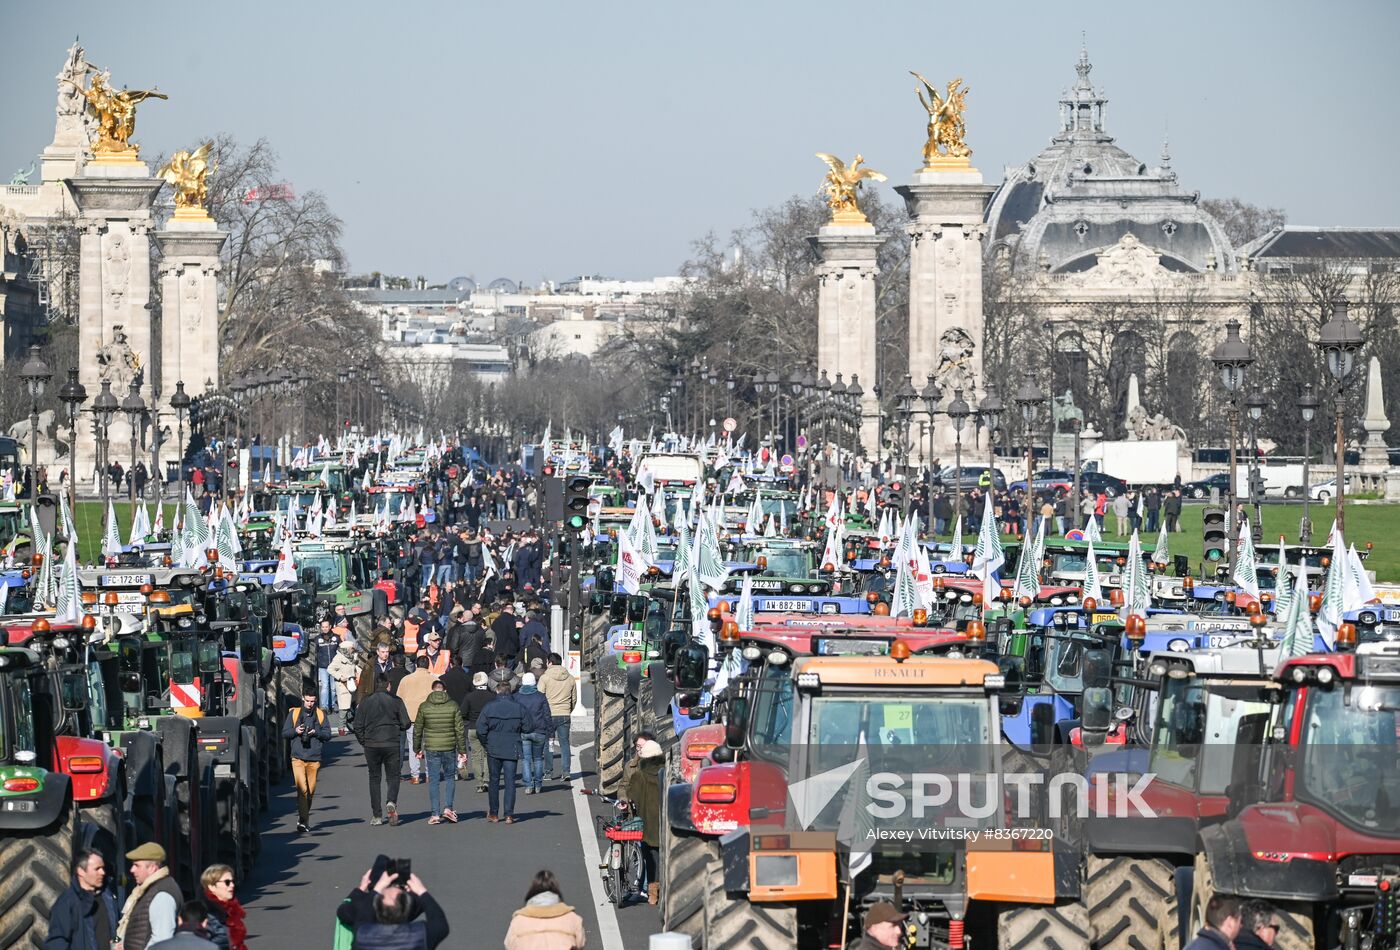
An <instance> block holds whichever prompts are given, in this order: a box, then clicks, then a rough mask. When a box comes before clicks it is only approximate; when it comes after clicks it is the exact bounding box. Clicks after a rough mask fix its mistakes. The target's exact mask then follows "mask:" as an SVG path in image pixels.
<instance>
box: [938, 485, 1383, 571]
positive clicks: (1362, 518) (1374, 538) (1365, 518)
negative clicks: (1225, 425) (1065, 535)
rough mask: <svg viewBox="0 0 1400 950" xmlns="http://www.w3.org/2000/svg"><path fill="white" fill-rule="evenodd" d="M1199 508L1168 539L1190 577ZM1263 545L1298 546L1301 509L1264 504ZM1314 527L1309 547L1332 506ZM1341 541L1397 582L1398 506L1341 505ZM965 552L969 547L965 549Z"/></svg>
mask: <svg viewBox="0 0 1400 950" xmlns="http://www.w3.org/2000/svg"><path fill="white" fill-rule="evenodd" d="M1204 507H1205V506H1204V505H1198V504H1187V505H1186V506H1185V507H1184V508H1182V511H1181V531H1180V533H1178V534H1173V535H1171V536H1170V542H1171V550H1172V554H1184V555H1186V556H1187V557H1188V558H1190V559H1191V568H1192V572H1193V573H1196V574H1199V573H1200V571H1199V567H1200V563H1201V511H1202V510H1203V509H1204ZM1263 512H1264V534H1263V541H1262V543H1264V544H1277V543H1278V539H1279V535H1280V534H1281V535H1283V536H1284V539H1285V540H1286V541H1287V542H1288V543H1289V544H1296V543H1297V541H1298V520H1299V519H1300V518H1302V516H1303V506H1302V505H1301V504H1298V505H1265V506H1264V507H1263ZM1310 515H1311V517H1312V522H1313V543H1314V544H1323V543H1325V542H1326V540H1327V532H1328V530H1329V529H1330V528H1331V527H1332V517H1333V508H1332V506H1331V505H1313V506H1312V510H1311V511H1310ZM1105 522H1106V523H1105V529H1104V540H1106V541H1126V540H1127V539H1126V538H1118V537H1115V536H1114V535H1113V534H1111V533H1110V529H1111V528H1112V527H1113V524H1114V519H1113V516H1112V515H1110V516H1109V517H1108V518H1107V519H1105ZM1346 539H1347V543H1348V544H1355V545H1356V549H1357V550H1358V551H1362V552H1364V551H1365V546H1366V542H1367V541H1370V542H1372V543H1373V544H1374V545H1375V546H1374V548H1373V549H1372V550H1371V554H1370V556H1369V557H1368V558H1367V559H1366V567H1367V568H1369V569H1370V570H1372V571H1375V574H1376V580H1377V581H1378V582H1389V583H1400V505H1377V504H1355V505H1351V504H1349V505H1347V506H1346ZM963 543H964V544H967V545H976V543H977V538H976V536H974V535H967V536H966V537H965V538H964V539H963ZM1142 544H1143V547H1144V548H1146V549H1147V550H1149V551H1150V550H1151V549H1152V548H1154V547H1156V545H1157V536H1156V535H1155V534H1154V535H1151V536H1147V537H1143V538H1142ZM969 550H970V548H969Z"/></svg>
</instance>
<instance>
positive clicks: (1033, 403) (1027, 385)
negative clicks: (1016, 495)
mask: <svg viewBox="0 0 1400 950" xmlns="http://www.w3.org/2000/svg"><path fill="white" fill-rule="evenodd" d="M1044 404H1045V393H1043V392H1041V391H1040V387H1039V386H1037V385H1036V384H1035V380H1034V379H1032V378H1031V377H1030V376H1027V377H1026V381H1025V382H1024V383H1022V384H1021V388H1020V389H1018V390H1016V405H1018V406H1020V407H1021V419H1022V421H1023V422H1025V424H1026V505H1025V509H1026V510H1025V516H1026V521H1025V531H1024V533H1023V534H1022V535H1021V537H1023V538H1029V537H1030V531H1031V508H1032V507H1033V505H1032V499H1033V498H1034V497H1035V493H1034V492H1033V491H1032V489H1031V486H1032V484H1033V483H1034V478H1035V420H1036V417H1037V416H1038V415H1039V414H1040V407H1041V406H1043V405H1044ZM987 477H988V478H989V479H991V487H993V488H995V487H996V478H995V477H994V476H993V475H992V473H991V472H988V473H987Z"/></svg>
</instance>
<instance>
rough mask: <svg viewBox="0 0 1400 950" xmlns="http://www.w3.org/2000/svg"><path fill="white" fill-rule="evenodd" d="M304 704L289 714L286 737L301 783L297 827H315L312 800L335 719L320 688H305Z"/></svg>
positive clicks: (294, 772) (284, 729) (294, 773)
mask: <svg viewBox="0 0 1400 950" xmlns="http://www.w3.org/2000/svg"><path fill="white" fill-rule="evenodd" d="M301 693H302V696H301V707H300V708H298V709H293V710H292V711H291V712H289V713H288V714H287V721H286V722H285V723H283V724H282V738H283V739H290V740H291V747H292V778H293V779H294V780H295V781H296V786H297V817H298V818H299V819H300V820H299V821H297V831H301V832H307V831H310V830H311V825H310V821H311V800H312V799H313V798H315V797H316V776H317V773H319V772H320V771H321V748H322V747H323V746H324V745H325V743H327V742H330V741H331V722H330V718H329V717H327V716H326V713H325V710H323V709H321V708H320V707H319V706H317V705H316V688H315V687H314V686H312V685H311V684H310V683H307V684H306V686H304V687H303V688H302V691H301Z"/></svg>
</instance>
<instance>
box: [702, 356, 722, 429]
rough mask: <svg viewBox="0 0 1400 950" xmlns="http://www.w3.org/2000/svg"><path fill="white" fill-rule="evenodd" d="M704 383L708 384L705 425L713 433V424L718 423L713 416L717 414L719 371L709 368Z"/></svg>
mask: <svg viewBox="0 0 1400 950" xmlns="http://www.w3.org/2000/svg"><path fill="white" fill-rule="evenodd" d="M705 382H707V383H709V386H708V388H707V390H706V393H707V395H706V399H705V402H706V411H705V415H706V420H705V421H706V424H707V425H708V427H709V428H710V430H711V431H714V427H715V423H716V422H717V421H718V420H716V419H715V416H716V415H718V413H719V389H718V386H719V370H717V369H716V368H715V367H713V366H711V367H710V368H709V372H708V374H707V375H706V376H705Z"/></svg>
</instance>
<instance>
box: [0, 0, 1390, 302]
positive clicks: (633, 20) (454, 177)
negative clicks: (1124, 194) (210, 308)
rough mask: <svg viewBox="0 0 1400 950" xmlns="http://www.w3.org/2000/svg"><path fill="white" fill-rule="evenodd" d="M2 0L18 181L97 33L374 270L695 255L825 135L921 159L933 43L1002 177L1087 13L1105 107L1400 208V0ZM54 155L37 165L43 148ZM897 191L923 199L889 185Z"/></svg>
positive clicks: (624, 270) (1354, 205) (1210, 162)
mask: <svg viewBox="0 0 1400 950" xmlns="http://www.w3.org/2000/svg"><path fill="white" fill-rule="evenodd" d="M139 6H140V5H135V4H127V3H107V4H97V3H91V2H78V0H46V2H35V0H26V2H17V0H0V18H3V20H4V22H5V24H6V27H7V30H14V31H16V33H17V35H15V36H14V37H13V40H14V41H11V42H7V43H6V44H5V54H4V55H3V56H0V90H3V96H4V100H3V101H4V103H5V108H4V110H3V112H0V122H3V125H0V129H3V131H2V132H0V174H3V175H4V177H3V178H0V181H8V180H9V178H8V176H9V175H10V174H12V170H14V169H24V168H27V167H28V165H29V163H30V162H31V161H33V160H34V159H35V157H36V156H37V155H38V153H39V152H40V151H41V150H42V149H43V148H44V146H45V145H47V144H48V142H49V141H50V139H51V138H52V136H53V105H54V99H55V86H54V76H55V75H56V74H57V73H58V70H59V67H60V66H61V65H62V63H63V60H64V56H65V51H66V50H67V48H68V46H69V45H70V44H71V43H72V42H73V38H74V36H75V35H76V36H78V37H79V38H80V39H81V42H82V44H83V46H84V47H85V48H86V50H87V56H88V59H89V61H91V62H94V63H97V64H99V65H101V66H103V67H105V68H109V69H110V70H111V72H112V77H113V80H114V82H115V84H117V85H118V86H120V85H126V86H129V87H130V88H133V89H139V88H150V87H152V86H157V87H159V89H160V90H161V91H162V92H165V93H167V94H168V95H169V96H170V99H169V101H168V102H152V103H149V104H147V105H143V106H142V107H140V110H139V113H138V119H137V128H136V135H135V140H136V141H137V142H139V143H140V144H141V145H142V146H143V147H144V149H145V150H146V152H147V153H148V154H152V155H154V154H156V153H168V152H170V151H172V150H174V149H177V148H185V147H191V148H192V147H194V146H196V145H197V144H199V143H200V142H202V141H203V140H204V139H205V138H207V137H209V136H210V135H212V134H214V133H218V132H227V133H230V134H232V135H233V136H234V137H235V138H236V139H238V140H240V141H243V142H251V141H254V140H256V139H258V138H260V137H265V138H266V139H267V140H268V141H269V142H270V143H271V144H272V146H273V147H274V148H275V150H276V151H277V153H278V155H279V157H280V161H281V168H282V171H283V176H284V178H285V180H286V181H287V182H288V183H290V184H291V185H292V187H293V188H294V189H295V190H297V191H298V192H306V191H311V190H316V191H320V192H322V193H323V194H325V196H326V197H327V199H328V201H329V202H330V205H331V207H332V208H333V209H334V210H335V211H336V213H338V214H339V215H340V217H341V218H342V219H343V220H344V222H345V235H344V245H345V250H346V252H347V255H348V257H349V263H350V267H351V269H352V271H355V272H366V271H370V270H379V271H383V272H385V273H395V274H407V275H410V276H413V275H418V274H422V275H424V276H426V277H427V278H428V279H429V280H430V281H434V282H441V281H446V280H448V279H450V278H452V277H455V276H458V275H466V276H470V277H472V278H474V279H476V280H477V281H479V282H482V283H485V282H487V281H490V280H492V279H494V278H497V277H509V278H512V279H514V280H519V281H523V282H526V283H530V284H534V283H537V282H539V281H540V280H542V279H552V280H563V279H567V278H568V277H571V276H574V275H578V274H604V275H608V276H612V277H618V278H629V279H641V278H647V277H652V276H657V275H662V274H671V273H675V272H676V270H677V268H678V267H679V265H680V264H681V263H682V262H683V261H684V260H686V258H687V257H688V256H689V254H690V250H691V246H692V242H694V241H695V240H696V239H698V238H700V237H702V236H703V235H705V234H707V233H710V232H714V233H715V234H718V235H720V236H724V235H728V234H730V233H731V232H732V231H733V230H734V229H735V228H739V227H742V226H744V225H745V224H746V223H747V222H748V221H749V220H750V217H751V213H752V210H753V209H755V208H761V207H766V206H770V205H775V204H778V203H780V202H782V201H783V200H785V199H786V198H788V197H789V196H791V195H794V194H799V193H801V194H811V193H813V192H815V191H816V189H817V188H818V186H819V185H820V182H821V178H822V176H823V174H824V173H825V167H824V166H823V165H822V163H821V162H820V161H819V160H818V159H817V158H816V157H815V155H814V153H816V152H818V151H822V152H834V153H836V154H838V155H840V156H842V157H843V158H847V159H849V158H851V157H852V156H854V154H855V153H856V152H860V153H862V154H863V155H864V156H865V157H866V161H867V163H868V164H869V165H870V166H871V167H873V168H876V169H878V170H880V171H883V172H885V173H886V174H887V175H889V176H890V181H889V182H888V183H887V184H886V185H883V186H877V187H879V188H881V189H883V190H887V189H889V188H891V187H892V186H894V185H896V184H899V183H901V182H903V181H907V180H908V179H909V177H910V176H911V175H912V174H913V172H914V170H915V169H916V167H917V166H918V165H919V164H921V162H920V160H919V159H920V150H921V148H922V146H923V141H924V126H925V122H926V115H925V113H924V111H923V108H922V107H921V106H920V105H919V103H918V100H917V99H916V97H915V94H914V85H915V81H914V79H913V77H911V76H910V75H909V70H911V69H917V70H918V71H920V72H922V73H924V74H925V75H926V76H928V77H929V79H930V80H932V81H934V82H935V83H937V84H938V85H940V86H941V85H942V84H943V83H945V82H946V81H947V80H948V79H951V78H953V77H954V76H961V77H963V78H964V79H965V81H966V83H967V85H968V86H969V87H970V89H971V94H970V95H969V97H968V110H967V112H966V114H965V119H966V122H967V129H968V135H967V140H968V144H969V145H971V147H972V149H973V152H974V154H973V161H974V164H975V165H976V166H977V167H978V168H979V169H981V171H982V173H983V175H984V176H985V178H986V180H987V181H988V182H993V183H994V182H998V181H1000V180H1001V178H1002V171H1003V169H1004V167H1005V166H1006V165H1008V164H1019V163H1021V162H1024V161H1026V160H1028V159H1030V158H1032V157H1033V156H1034V155H1035V154H1036V153H1037V152H1039V151H1040V149H1042V148H1043V147H1044V146H1045V145H1046V144H1048V142H1049V139H1050V137H1051V136H1052V135H1053V134H1054V132H1055V130H1056V128H1057V126H1058V105H1057V103H1058V100H1059V97H1060V94H1061V92H1062V90H1063V89H1065V88H1066V87H1068V86H1069V85H1070V84H1071V83H1072V82H1073V81H1074V79H1075V74H1074V63H1075V60H1076V59H1077V58H1078V55H1079V49H1080V43H1081V35H1083V36H1084V37H1085V39H1086V40H1087V47H1088V51H1089V58H1090V60H1091V61H1092V63H1093V65H1094V71H1093V76H1092V79H1093V81H1094V83H1095V84H1096V85H1097V86H1099V87H1100V88H1102V89H1103V90H1104V91H1105V92H1106V93H1107V95H1108V97H1109V106H1108V113H1107V123H1108V131H1109V132H1110V133H1111V134H1113V135H1114V136H1115V137H1116V138H1117V140H1118V144H1119V145H1121V146H1122V147H1124V148H1126V149H1127V150H1128V151H1129V152H1131V153H1133V154H1135V155H1137V156H1138V157H1139V158H1141V159H1142V160H1144V161H1147V162H1149V163H1152V164H1155V163H1156V162H1157V160H1158V156H1159V155H1160V153H1161V149H1162V142H1163V138H1164V136H1169V139H1170V147H1171V155H1172V165H1173V167H1174V168H1175V169H1176V171H1177V173H1178V175H1179V176H1180V179H1181V183H1182V185H1183V187H1185V188H1186V189H1188V190H1198V191H1200V192H1201V194H1202V195H1203V196H1205V197H1215V198H1219V197H1237V198H1240V199H1243V200H1245V201H1249V202H1252V203H1255V204H1261V205H1269V206H1277V207H1282V208H1284V209H1285V210H1286V211H1287V213H1288V219H1289V221H1290V223H1294V224H1311V225H1341V226H1400V188H1396V187H1394V185H1393V184H1392V183H1391V178H1390V174H1389V173H1390V170H1391V168H1392V166H1393V164H1394V161H1395V156H1396V154H1397V151H1400V148H1398V146H1400V121H1397V119H1398V118H1400V116H1398V115H1397V112H1400V108H1397V105H1396V99H1395V95H1396V92H1397V90H1400V57H1397V56H1395V55H1394V51H1393V44H1394V39H1395V37H1396V36H1397V35H1400V3H1396V2H1394V0H1334V2H1329V3H1320V2H1295V0H1267V2H1265V0H1259V2H1255V0H1224V2H1222V0H1210V2H1198V0H1174V2H1171V3H1157V4H1152V5H1147V4H1138V3H1121V2H1119V3H1100V2H1090V0H1082V2H1078V3H1074V4H1063V3H1044V2H1022V0H1003V2H1001V3H996V4H987V3H960V4H951V3H947V2H941V0H922V2H907V3H906V2H880V0H872V2H868V3H864V4H861V3H852V2H850V0H844V2H840V3H835V2H826V0H704V2H695V0H693V2H690V3H682V2H678V0H662V2H657V0H650V2H635V3H633V2H614V0H589V2H578V0H568V2H554V0H529V2H502V0H496V2H492V3H477V2H466V0H458V2H449V0H398V2H397V3H393V4H385V3H382V2H362V0H338V2H334V3H332V2H322V0H291V2H288V0H280V2H275V3H274V2H266V0H241V2H239V3H236V4H220V5H209V4H198V5H195V4H189V5H180V6H178V7H159V6H156V7H150V8H147V9H146V12H142V13H139V14H136V13H133V11H134V10H136V9H138V7H139ZM36 177H37V176H36ZM884 197H887V198H890V199H891V200H896V201H897V200H898V199H897V196H895V195H894V194H893V192H888V191H887V193H886V194H885V195H884Z"/></svg>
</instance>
